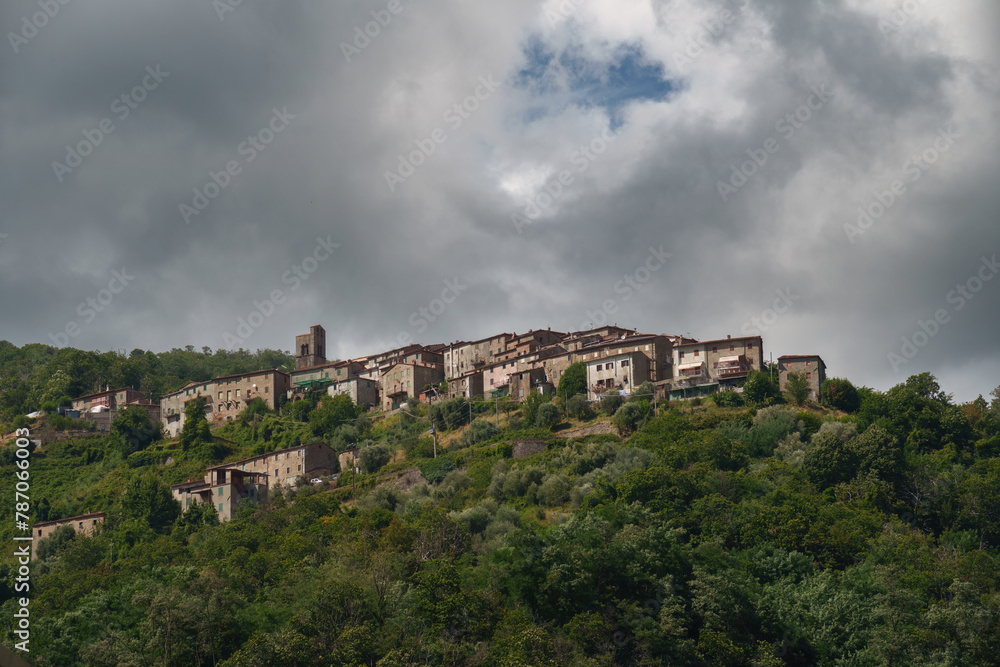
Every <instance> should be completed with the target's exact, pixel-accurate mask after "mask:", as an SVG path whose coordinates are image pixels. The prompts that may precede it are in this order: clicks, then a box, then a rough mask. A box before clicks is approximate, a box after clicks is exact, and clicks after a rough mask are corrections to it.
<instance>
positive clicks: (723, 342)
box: [670, 336, 764, 398]
mask: <svg viewBox="0 0 1000 667" xmlns="http://www.w3.org/2000/svg"><path fill="white" fill-rule="evenodd" d="M763 366H764V342H763V339H762V338H761V337H760V336H744V337H739V338H733V337H732V336H728V337H726V338H723V339H719V340H706V341H698V342H694V343H681V344H678V345H676V346H674V383H673V390H672V391H671V394H670V395H671V398H684V397H686V396H694V395H702V394H710V393H715V392H716V391H718V390H719V389H726V388H731V387H735V386H736V385H737V384H739V383H741V382H743V381H744V380H745V379H746V377H747V374H748V373H749V372H750V371H752V370H756V371H759V370H761V369H762V368H763Z"/></svg>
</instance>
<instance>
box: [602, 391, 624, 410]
mask: <svg viewBox="0 0 1000 667" xmlns="http://www.w3.org/2000/svg"><path fill="white" fill-rule="evenodd" d="M624 402H625V399H624V398H622V395H621V394H619V393H618V390H617V389H611V390H610V391H608V392H605V394H604V395H603V396H601V412H603V413H604V414H606V415H608V416H609V417H613V416H614V414H615V413H616V412H617V411H618V408H620V407H621V406H622V403H624Z"/></svg>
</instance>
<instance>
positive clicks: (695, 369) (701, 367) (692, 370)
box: [677, 362, 706, 380]
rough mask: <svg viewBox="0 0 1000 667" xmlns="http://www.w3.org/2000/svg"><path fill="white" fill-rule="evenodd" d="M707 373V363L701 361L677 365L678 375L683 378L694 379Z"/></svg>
mask: <svg viewBox="0 0 1000 667" xmlns="http://www.w3.org/2000/svg"><path fill="white" fill-rule="evenodd" d="M705 375H706V373H705V364H704V363H701V362H698V363H695V364H680V365H678V366H677V377H678V378H681V379H686V380H694V379H698V378H702V377H705Z"/></svg>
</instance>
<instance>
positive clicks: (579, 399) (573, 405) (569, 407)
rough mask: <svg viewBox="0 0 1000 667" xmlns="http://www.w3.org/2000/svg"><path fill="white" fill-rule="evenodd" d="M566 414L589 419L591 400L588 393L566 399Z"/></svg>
mask: <svg viewBox="0 0 1000 667" xmlns="http://www.w3.org/2000/svg"><path fill="white" fill-rule="evenodd" d="M566 414H568V415H569V416H570V417H573V418H574V419H583V420H587V419H590V418H591V415H592V413H591V410H590V402H589V401H588V400H587V395H586V394H577V395H575V396H570V398H569V400H567V401H566Z"/></svg>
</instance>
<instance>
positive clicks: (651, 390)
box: [628, 382, 656, 403]
mask: <svg viewBox="0 0 1000 667" xmlns="http://www.w3.org/2000/svg"><path fill="white" fill-rule="evenodd" d="M655 395H656V387H654V386H653V383H652V382H643V383H642V384H640V385H639V386H638V387H633V388H632V393H631V394H630V395H629V397H628V400H630V401H648V402H650V403H652V402H653V398H654V397H655Z"/></svg>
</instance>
